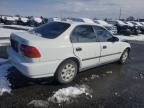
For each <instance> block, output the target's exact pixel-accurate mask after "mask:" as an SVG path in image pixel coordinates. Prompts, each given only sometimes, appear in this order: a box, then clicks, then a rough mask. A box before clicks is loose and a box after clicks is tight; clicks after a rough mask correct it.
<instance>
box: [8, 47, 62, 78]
mask: <svg viewBox="0 0 144 108" xmlns="http://www.w3.org/2000/svg"><path fill="white" fill-rule="evenodd" d="M7 52H8V58H9V61H10V62H11V64H12V65H13V66H14V67H16V68H17V69H18V70H19V71H20V72H21V73H22V74H23V75H25V76H26V77H29V78H43V77H52V76H54V73H55V71H56V69H57V67H58V66H59V64H60V63H61V61H49V62H35V63H25V62H23V61H21V59H20V58H19V57H18V56H17V53H16V52H15V51H13V49H12V48H8V49H7Z"/></svg>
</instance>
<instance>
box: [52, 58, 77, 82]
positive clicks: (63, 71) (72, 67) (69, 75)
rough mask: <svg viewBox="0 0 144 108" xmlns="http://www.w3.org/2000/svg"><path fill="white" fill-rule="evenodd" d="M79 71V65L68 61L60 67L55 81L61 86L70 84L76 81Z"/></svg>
mask: <svg viewBox="0 0 144 108" xmlns="http://www.w3.org/2000/svg"><path fill="white" fill-rule="evenodd" d="M77 71H78V65H77V63H76V62H75V61H73V60H71V59H69V60H66V61H64V62H63V63H62V64H61V65H60V66H59V67H58V69H57V71H56V74H55V80H56V82H58V83H60V84H68V83H70V82H72V81H73V80H74V78H75V77H76V75H77Z"/></svg>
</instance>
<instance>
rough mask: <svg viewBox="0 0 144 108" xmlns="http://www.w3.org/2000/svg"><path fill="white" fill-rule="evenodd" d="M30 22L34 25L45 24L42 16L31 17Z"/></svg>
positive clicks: (30, 24)
mask: <svg viewBox="0 0 144 108" xmlns="http://www.w3.org/2000/svg"><path fill="white" fill-rule="evenodd" d="M28 24H29V26H32V27H38V26H40V25H41V24H43V19H42V18H41V17H31V18H30V20H29V22H28Z"/></svg>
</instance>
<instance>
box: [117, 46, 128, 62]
mask: <svg viewBox="0 0 144 108" xmlns="http://www.w3.org/2000/svg"><path fill="white" fill-rule="evenodd" d="M128 56H129V50H128V49H125V50H124V52H123V53H122V55H121V58H120V61H119V62H120V63H121V64H125V63H126V61H127V59H128Z"/></svg>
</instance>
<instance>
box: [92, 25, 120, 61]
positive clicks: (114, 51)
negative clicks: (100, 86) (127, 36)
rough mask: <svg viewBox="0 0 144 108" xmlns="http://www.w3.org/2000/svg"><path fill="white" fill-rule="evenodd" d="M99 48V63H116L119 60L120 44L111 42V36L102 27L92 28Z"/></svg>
mask: <svg viewBox="0 0 144 108" xmlns="http://www.w3.org/2000/svg"><path fill="white" fill-rule="evenodd" d="M94 30H95V32H96V34H97V37H98V39H99V43H100V46H101V54H100V63H106V62H112V61H116V60H118V59H119V58H120V56H121V54H122V52H121V51H120V47H121V46H120V42H118V41H117V42H116V41H115V42H114V41H111V39H112V38H113V35H112V34H111V33H110V32H109V31H107V30H106V29H105V28H103V27H99V26H94Z"/></svg>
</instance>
